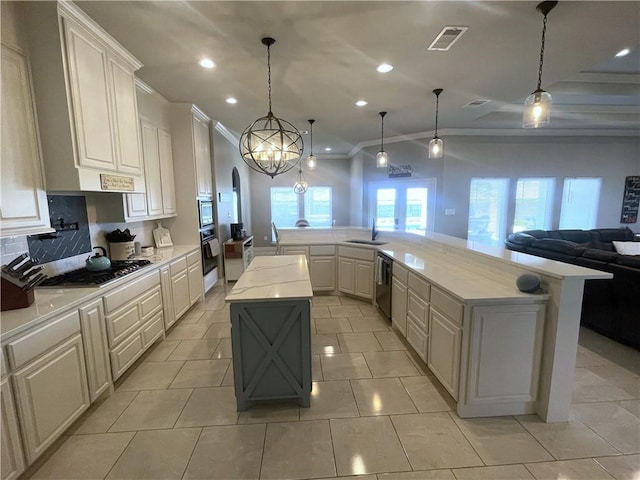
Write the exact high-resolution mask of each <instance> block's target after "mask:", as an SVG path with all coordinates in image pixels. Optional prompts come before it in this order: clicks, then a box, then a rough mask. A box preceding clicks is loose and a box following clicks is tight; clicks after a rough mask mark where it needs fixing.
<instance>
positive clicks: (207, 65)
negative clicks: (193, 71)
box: [198, 58, 216, 68]
mask: <svg viewBox="0 0 640 480" xmlns="http://www.w3.org/2000/svg"><path fill="white" fill-rule="evenodd" d="M198 63H199V64H200V66H201V67H202V68H213V67H215V66H216V64H215V63H213V60H211V59H210V58H203V59H202V60H200V61H199V62H198Z"/></svg>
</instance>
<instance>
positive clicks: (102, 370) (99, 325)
mask: <svg viewBox="0 0 640 480" xmlns="http://www.w3.org/2000/svg"><path fill="white" fill-rule="evenodd" d="M79 311H80V325H81V327H82V340H83V344H84V355H85V360H86V362H87V380H88V384H89V397H90V398H91V402H94V401H95V400H96V399H97V398H98V397H99V396H100V395H101V394H102V393H103V392H104V391H106V390H108V389H109V388H111V385H112V382H111V367H110V364H109V348H108V345H107V329H106V325H105V319H104V307H103V306H102V299H98V300H95V301H93V302H91V303H89V304H87V305H84V306H82V307H80V309H79Z"/></svg>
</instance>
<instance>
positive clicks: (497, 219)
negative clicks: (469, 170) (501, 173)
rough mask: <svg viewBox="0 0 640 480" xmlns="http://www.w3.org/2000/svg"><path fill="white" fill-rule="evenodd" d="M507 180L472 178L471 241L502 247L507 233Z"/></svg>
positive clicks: (470, 197) (469, 232)
mask: <svg viewBox="0 0 640 480" xmlns="http://www.w3.org/2000/svg"><path fill="white" fill-rule="evenodd" d="M508 187H509V180H508V179H507V178H472V179H471V191H470V194H469V224H468V232H467V238H468V239H469V240H472V241H475V242H479V243H486V244H489V245H495V246H501V245H502V244H503V241H504V237H505V232H506V217H507V191H508Z"/></svg>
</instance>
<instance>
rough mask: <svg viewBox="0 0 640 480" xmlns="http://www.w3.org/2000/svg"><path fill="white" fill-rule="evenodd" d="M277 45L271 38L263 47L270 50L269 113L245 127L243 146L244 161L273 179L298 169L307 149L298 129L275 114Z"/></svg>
mask: <svg viewBox="0 0 640 480" xmlns="http://www.w3.org/2000/svg"><path fill="white" fill-rule="evenodd" d="M274 43H276V41H275V40H274V39H273V38H271V37H265V38H263V39H262V44H263V45H265V46H266V47H267V72H268V86H269V113H267V115H266V116H265V117H260V118H258V119H257V120H256V121H254V122H253V123H252V124H251V125H249V126H248V127H247V128H245V130H244V132H242V135H241V136H240V145H239V148H240V155H241V156H242V159H243V160H244V162H245V163H246V164H247V165H248V166H249V167H250V168H251V169H253V170H255V171H257V172H260V173H264V174H265V175H269V176H270V177H271V178H273V177H275V176H276V175H280V174H281V173H285V172H288V171H289V170H291V169H292V168H293V167H295V166H296V164H297V163H298V162H299V161H300V157H301V156H302V151H303V147H304V146H303V142H302V136H301V135H300V132H298V130H297V129H296V127H294V126H293V125H292V124H291V123H289V122H287V121H286V120H283V119H281V118H278V117H276V116H275V115H274V114H273V112H272V111H271V46H272V45H273V44H274Z"/></svg>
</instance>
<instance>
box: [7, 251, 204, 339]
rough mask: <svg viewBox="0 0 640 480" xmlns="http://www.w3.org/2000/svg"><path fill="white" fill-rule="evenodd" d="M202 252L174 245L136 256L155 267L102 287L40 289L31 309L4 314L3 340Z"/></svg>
mask: <svg viewBox="0 0 640 480" xmlns="http://www.w3.org/2000/svg"><path fill="white" fill-rule="evenodd" d="M199 249H200V247H199V246H196V245H174V246H173V247H171V248H156V249H155V251H154V254H153V255H152V256H149V257H142V256H139V257H135V258H136V259H146V260H149V261H151V262H152V263H151V265H147V266H146V267H143V268H141V269H139V270H137V271H136V272H134V273H131V274H129V275H126V276H124V277H121V278H118V279H117V280H114V281H113V282H109V283H108V284H107V285H104V286H102V287H99V286H96V287H87V288H36V289H35V292H34V296H35V301H34V302H33V303H32V304H31V305H30V306H29V307H27V308H19V309H16V310H7V311H5V312H2V316H1V321H0V340H2V342H4V341H5V340H6V339H8V338H11V337H13V336H15V335H18V334H20V333H22V332H24V331H25V330H28V329H30V328H33V327H34V326H37V325H39V324H40V323H44V322H46V321H47V320H49V319H51V318H53V317H56V316H58V315H59V314H61V313H64V312H65V311H68V310H70V309H72V308H75V307H77V306H79V305H81V304H83V303H85V302H88V301H90V300H92V299H94V298H99V297H101V296H102V295H104V294H105V293H107V292H109V291H111V290H113V289H114V288H118V287H121V286H122V285H124V284H126V283H127V282H130V281H131V280H135V279H136V278H139V277H141V276H143V275H146V274H147V273H150V272H152V271H153V270H157V269H158V268H159V267H161V266H162V265H164V264H166V263H169V262H170V261H172V260H173V259H175V258H178V257H181V256H184V255H186V254H187V253H190V252H192V251H194V250H199Z"/></svg>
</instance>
